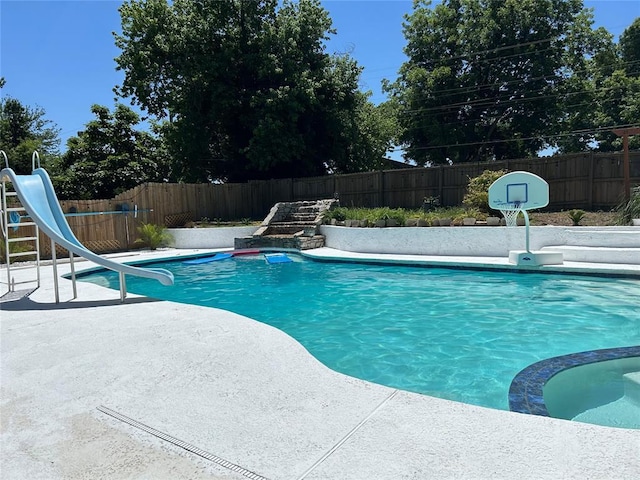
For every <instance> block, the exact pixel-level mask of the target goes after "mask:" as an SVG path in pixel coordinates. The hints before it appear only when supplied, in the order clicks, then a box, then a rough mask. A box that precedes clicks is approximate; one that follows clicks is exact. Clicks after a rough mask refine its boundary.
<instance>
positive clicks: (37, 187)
mask: <svg viewBox="0 0 640 480" xmlns="http://www.w3.org/2000/svg"><path fill="white" fill-rule="evenodd" d="M2 154H3V156H4V158H5V163H7V164H8V162H7V161H6V155H5V154H4V152H2ZM32 167H33V168H32V172H31V175H17V174H16V173H15V172H14V171H13V170H12V169H11V168H9V167H8V166H7V167H6V168H4V169H2V170H1V171H0V179H2V182H3V184H4V183H5V182H9V183H11V184H12V185H13V188H14V190H15V192H16V193H17V197H18V200H19V201H20V202H21V203H22V205H23V206H24V209H25V211H26V213H27V215H28V216H29V217H30V219H31V221H33V222H34V223H35V224H36V226H37V227H38V229H39V231H42V233H44V234H45V235H47V236H48V237H49V239H50V240H51V260H52V263H53V282H54V285H55V295H56V303H58V302H59V294H58V274H57V262H56V245H60V247H62V248H64V249H65V250H67V251H68V252H69V261H70V267H71V283H72V286H73V298H76V297H77V293H76V278H75V269H74V264H73V256H74V255H78V256H79V257H82V258H85V259H86V260H89V261H91V262H93V263H96V264H97V265H100V266H103V267H105V268H108V269H110V270H113V271H115V272H118V274H119V278H120V299H121V300H122V301H123V302H124V300H125V298H126V296H127V287H126V281H125V274H128V275H136V276H138V277H144V278H151V279H154V280H157V281H159V282H160V283H162V284H163V285H173V282H174V279H173V273H171V272H170V271H168V270H165V269H163V268H143V267H136V266H133V265H128V264H126V263H118V262H114V261H113V260H110V259H108V258H105V257H102V256H100V255H97V254H96V253H94V252H92V251H91V250H88V249H87V248H86V247H85V246H84V245H83V244H82V243H81V242H80V241H79V240H78V239H77V238H76V236H75V234H74V233H73V231H72V230H71V227H70V226H69V224H68V223H67V220H66V218H65V215H64V213H63V211H62V208H61V207H60V202H59V201H58V197H57V196H56V193H55V191H54V189H53V184H52V183H51V178H49V174H48V173H47V172H46V170H44V169H43V168H41V167H40V157H39V156H38V152H33V158H32ZM16 208H18V207H16ZM6 213H7V216H6V218H8V219H9V220H8V221H7V222H4V223H6V224H7V227H8V225H9V223H11V224H13V223H20V222H14V221H12V220H11V219H10V217H11V214H12V213H13V214H14V216H15V212H6ZM3 215H4V213H3ZM3 218H4V217H3ZM3 229H4V227H3ZM7 234H8V230H7ZM37 236H38V235H36V243H37ZM24 238H26V237H24ZM6 245H8V242H7V244H6ZM39 255H40V254H39V253H38V254H37V256H38V263H39ZM38 276H39V273H38ZM38 283H39V282H38Z"/></svg>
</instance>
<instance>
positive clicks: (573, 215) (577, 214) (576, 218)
mask: <svg viewBox="0 0 640 480" xmlns="http://www.w3.org/2000/svg"><path fill="white" fill-rule="evenodd" d="M567 214H568V215H569V218H570V219H571V221H572V222H573V226H574V227H577V226H578V225H580V220H582V219H583V218H584V216H585V215H586V212H585V211H584V210H580V209H577V208H576V209H573V210H569V211H568V212H567Z"/></svg>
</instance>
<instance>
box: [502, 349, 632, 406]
mask: <svg viewBox="0 0 640 480" xmlns="http://www.w3.org/2000/svg"><path fill="white" fill-rule="evenodd" d="M629 357H640V345H637V346H633V347H620V348H607V349H603V350H592V351H589V352H580V353H572V354H570V355H562V356H560V357H553V358H549V359H547V360H542V361H540V362H536V363H534V364H533V365H529V366H528V367H527V368H525V369H524V370H522V371H521V372H520V373H518V374H517V375H516V376H515V378H514V379H513V381H512V382H511V386H510V387H509V410H511V411H512V412H520V413H529V414H531V415H541V416H544V417H548V416H549V412H548V411H547V407H546V405H545V403H544V398H543V395H542V390H543V388H544V386H545V384H546V383H547V382H548V381H549V379H550V378H551V377H553V376H554V375H556V374H558V373H560V372H562V371H563V370H567V369H568V368H571V367H577V366H579V365H587V364H589V363H597V362H602V361H605V360H616V359H618V358H629Z"/></svg>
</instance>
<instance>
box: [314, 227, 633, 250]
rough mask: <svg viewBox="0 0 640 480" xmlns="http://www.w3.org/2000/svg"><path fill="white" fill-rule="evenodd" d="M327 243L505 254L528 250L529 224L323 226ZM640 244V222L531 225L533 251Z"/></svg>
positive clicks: (341, 247) (358, 247) (343, 246)
mask: <svg viewBox="0 0 640 480" xmlns="http://www.w3.org/2000/svg"><path fill="white" fill-rule="evenodd" d="M320 233H321V234H322V235H324V236H325V246H326V247H329V248H335V249H337V250H344V251H348V252H360V253H398V254H407V255H450V256H489V257H504V256H508V255H509V250H524V248H525V241H526V240H525V227H484V226H482V227H479V226H473V227H397V228H395V227H391V228H350V227H337V226H331V225H322V226H321V227H320ZM560 245H581V246H587V247H625V248H629V247H636V248H640V228H638V227H555V226H544V227H530V247H531V250H540V249H541V248H542V247H547V246H560Z"/></svg>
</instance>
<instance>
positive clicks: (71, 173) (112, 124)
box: [52, 104, 170, 199]
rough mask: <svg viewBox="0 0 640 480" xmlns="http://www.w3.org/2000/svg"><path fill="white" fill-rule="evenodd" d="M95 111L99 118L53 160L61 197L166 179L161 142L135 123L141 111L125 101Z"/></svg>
mask: <svg viewBox="0 0 640 480" xmlns="http://www.w3.org/2000/svg"><path fill="white" fill-rule="evenodd" d="M91 112H92V113H93V114H94V115H95V116H96V119H95V120H92V121H90V122H89V123H87V125H86V128H85V130H83V131H81V132H78V136H77V137H71V138H70V139H69V140H68V141H67V151H66V152H65V153H64V154H63V155H62V157H61V159H60V162H59V163H58V164H57V165H56V166H55V169H54V171H55V172H56V174H55V175H54V176H53V178H52V181H53V182H54V183H55V185H56V189H57V191H58V195H59V196H60V197H61V198H75V199H79V198H82V199H98V198H112V197H113V196H115V195H117V194H118V193H121V192H122V191H125V190H127V189H129V188H133V187H135V186H137V185H139V184H141V183H144V182H162V181H167V180H168V178H169V176H170V168H169V163H170V162H169V158H168V155H167V153H166V151H165V149H164V148H163V146H162V142H161V140H160V139H159V138H158V137H157V136H155V135H153V134H152V133H149V132H146V131H140V130H136V129H135V127H136V125H138V123H140V117H139V115H138V114H137V113H135V112H134V111H133V110H132V109H131V108H129V107H127V106H125V105H122V104H117V105H116V107H115V110H114V112H113V113H111V112H110V111H109V109H108V108H107V107H104V106H101V105H93V106H92V107H91Z"/></svg>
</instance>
